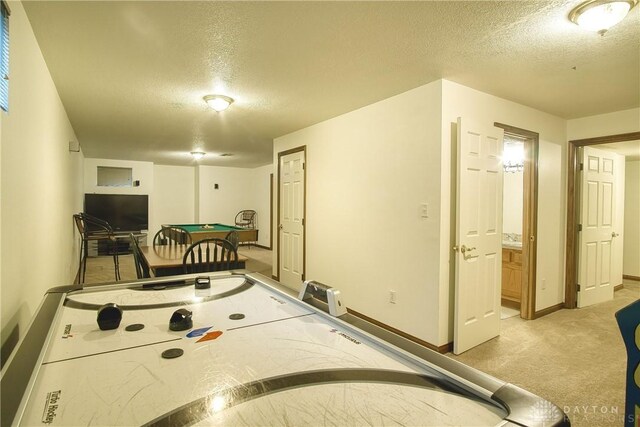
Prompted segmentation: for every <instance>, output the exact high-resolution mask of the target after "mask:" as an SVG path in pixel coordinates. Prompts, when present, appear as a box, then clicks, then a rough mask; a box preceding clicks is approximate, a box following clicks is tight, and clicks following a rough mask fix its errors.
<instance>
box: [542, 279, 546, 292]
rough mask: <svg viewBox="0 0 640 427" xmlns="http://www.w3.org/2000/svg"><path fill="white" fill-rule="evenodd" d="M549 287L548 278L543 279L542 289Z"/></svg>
mask: <svg viewBox="0 0 640 427" xmlns="http://www.w3.org/2000/svg"><path fill="white" fill-rule="evenodd" d="M545 289H547V279H542V290H543V291H544V290H545Z"/></svg>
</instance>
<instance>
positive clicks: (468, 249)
mask: <svg viewBox="0 0 640 427" xmlns="http://www.w3.org/2000/svg"><path fill="white" fill-rule="evenodd" d="M475 248H476V247H475V246H474V247H472V248H468V247H466V246H465V245H462V246H461V247H460V252H462V253H463V254H464V253H466V252H471V251H473V250H475Z"/></svg>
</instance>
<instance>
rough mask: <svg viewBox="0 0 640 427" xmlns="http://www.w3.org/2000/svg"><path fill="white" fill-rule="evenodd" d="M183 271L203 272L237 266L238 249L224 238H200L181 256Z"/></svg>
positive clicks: (229, 268) (230, 268)
mask: <svg viewBox="0 0 640 427" xmlns="http://www.w3.org/2000/svg"><path fill="white" fill-rule="evenodd" d="M182 268H183V270H184V272H185V273H204V272H208V271H223V270H232V269H234V268H238V251H236V249H235V248H234V247H233V244H232V243H231V242H229V241H228V240H225V239H218V238H211V239H204V240H200V241H198V242H196V243H194V244H192V245H191V246H189V247H188V248H187V250H186V251H185V254H184V256H183V257H182Z"/></svg>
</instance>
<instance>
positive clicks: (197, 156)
mask: <svg viewBox="0 0 640 427" xmlns="http://www.w3.org/2000/svg"><path fill="white" fill-rule="evenodd" d="M191 155H192V156H193V158H194V159H195V160H200V159H201V158H203V157H204V153H203V152H202V151H192V152H191Z"/></svg>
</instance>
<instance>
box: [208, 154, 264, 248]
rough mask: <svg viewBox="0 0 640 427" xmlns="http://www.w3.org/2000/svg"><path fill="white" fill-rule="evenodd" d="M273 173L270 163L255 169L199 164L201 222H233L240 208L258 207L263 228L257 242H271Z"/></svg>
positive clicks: (257, 210) (259, 221)
mask: <svg viewBox="0 0 640 427" xmlns="http://www.w3.org/2000/svg"><path fill="white" fill-rule="evenodd" d="M270 173H271V165H267V166H263V167H259V168H254V169H246V168H230V167H221V166H199V167H198V184H197V188H198V190H197V191H198V192H197V198H198V204H199V207H198V215H199V219H198V222H201V223H213V222H219V223H223V224H234V223H235V218H236V215H237V213H238V212H240V211H241V210H245V209H251V210H255V211H256V213H257V216H258V227H259V230H260V231H259V233H258V244H260V245H263V246H269V200H268V197H269V174H270ZM215 184H218V189H217V190H216V189H215V188H214V185H215ZM263 230H264V231H265V232H263Z"/></svg>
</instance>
